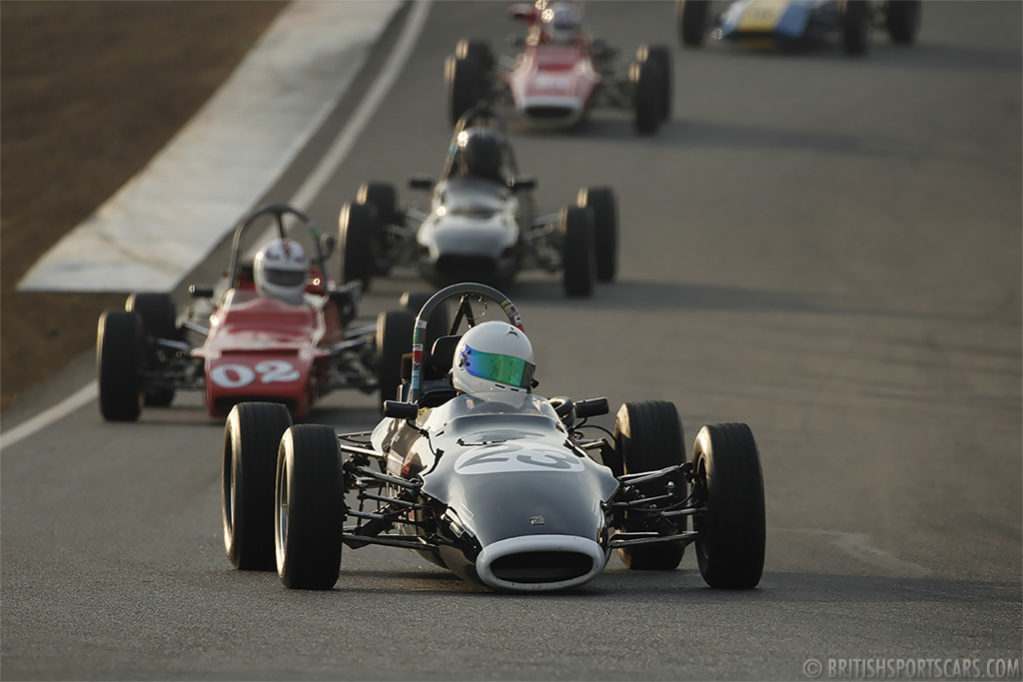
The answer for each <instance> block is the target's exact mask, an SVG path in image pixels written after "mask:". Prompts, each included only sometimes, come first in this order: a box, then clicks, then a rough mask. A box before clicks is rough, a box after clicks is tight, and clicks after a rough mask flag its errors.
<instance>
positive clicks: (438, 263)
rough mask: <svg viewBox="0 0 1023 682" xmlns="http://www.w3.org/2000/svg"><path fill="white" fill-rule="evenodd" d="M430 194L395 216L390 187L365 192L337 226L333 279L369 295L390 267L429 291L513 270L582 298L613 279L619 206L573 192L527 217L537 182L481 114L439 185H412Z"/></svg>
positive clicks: (495, 124) (491, 116) (457, 135)
mask: <svg viewBox="0 0 1023 682" xmlns="http://www.w3.org/2000/svg"><path fill="white" fill-rule="evenodd" d="M410 185H411V187H412V188H413V189H418V190H426V191H430V192H431V195H430V206H429V209H428V210H425V211H424V210H421V209H417V208H414V207H404V208H399V204H398V195H397V191H396V190H395V188H394V186H393V185H390V184H387V183H381V182H370V183H367V184H364V185H363V186H362V187H361V188H360V189H359V192H358V195H357V198H356V200H355V201H354V202H349V203H346V204H344V206H342V208H341V215H340V219H339V230H340V239H339V247H340V252H341V279H342V280H343V281H344V282H350V281H354V280H359V281H361V282H362V284H363V288H368V287H369V285H370V281H371V279H372V278H373V277H375V276H383V275H386V274H388V273H389V272H390V270H391V268H392V267H394V266H396V265H405V266H412V267H416V268H418V269H419V271H420V273H421V274H422V275H423V276H424V277H425V278H426V279H428V280H429V281H430V282H432V283H434V284H435V285H437V286H444V285H446V284H451V283H453V282H461V281H481V282H485V283H487V284H491V285H494V286H506V285H507V284H509V283H510V282H511V281H512V280H513V279H514V278H515V276H516V275H517V274H518V273H519V272H520V271H522V270H526V269H542V270H546V271H548V272H552V273H553V272H558V271H561V273H562V281H563V284H564V289H565V292H566V293H567V294H568V295H570V296H590V295H592V294H593V291H594V288H595V283H596V282H598V281H600V282H609V281H612V280H614V278H615V275H616V272H617V262H618V208H617V203H616V199H615V195H614V192H613V191H612V190H611V189H610V188H608V187H595V188H586V189H581V190H580V191H579V194H578V196H577V198H576V203H575V205H574V206H566V207H564V208H562V209H561V211H559V212H557V213H551V214H548V215H541V216H536V209H535V205H534V201H533V195H532V190H533V188H534V187H535V186H536V179H535V178H531V177H524V176H522V175H520V174H519V170H518V166H517V164H516V162H515V155H514V153H513V151H512V148H511V145H509V144H508V139H507V134H506V129H505V125H504V121H503V119H501V118H500V117H499V116H498V115H497V114H495V113H494V111H493V110H491V109H490V108H489V107H488V106H479V107H475V108H473V109H471V110H470V111H468V112H467V113H466V114H465V115H464V116H463V117H462V118H461V119H460V120H459V122H458V125H457V126H456V127H455V130H454V134H453V136H452V138H451V144H450V146H449V151H448V156H447V159H446V161H445V163H444V169H443V171H442V173H441V176H440V179H439V180H436V181H434V180H433V179H430V178H413V179H412V180H411V181H410Z"/></svg>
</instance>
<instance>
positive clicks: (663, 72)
mask: <svg viewBox="0 0 1023 682" xmlns="http://www.w3.org/2000/svg"><path fill="white" fill-rule="evenodd" d="M636 61H639V62H645V61H652V62H654V63H656V64H657V66H658V67H659V68H660V82H659V84H658V90H660V100H661V122H662V123H663V122H664V121H667V120H668V119H670V118H671V100H672V95H671V85H672V82H673V81H672V77H671V51H670V50H669V49H668V48H667V47H665V46H664V45H643V46H642V47H640V48H639V51H638V52H637V54H636Z"/></svg>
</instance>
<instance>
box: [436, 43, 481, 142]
mask: <svg viewBox="0 0 1023 682" xmlns="http://www.w3.org/2000/svg"><path fill="white" fill-rule="evenodd" d="M444 80H445V82H446V83H447V87H448V118H449V120H450V122H451V125H452V126H454V125H456V124H457V123H458V120H459V119H460V118H462V115H463V114H465V112H467V111H468V110H469V109H471V108H472V107H473V106H475V105H476V103H477V102H478V101H479V100H480V98H481V97H482V96H483V92H482V88H481V87H480V81H481V76H480V73H479V70H478V69H477V68H476V65H475V64H474V63H473V62H472V60H470V59H466V58H462V59H459V58H458V57H448V58H447V60H446V61H445V62H444Z"/></svg>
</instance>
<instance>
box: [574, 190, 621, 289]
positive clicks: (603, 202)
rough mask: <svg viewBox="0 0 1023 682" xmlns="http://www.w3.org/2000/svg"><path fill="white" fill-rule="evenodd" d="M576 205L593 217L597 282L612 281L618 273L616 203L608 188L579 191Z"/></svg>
mask: <svg viewBox="0 0 1023 682" xmlns="http://www.w3.org/2000/svg"><path fill="white" fill-rule="evenodd" d="M576 205H577V206H581V207H583V208H589V209H590V211H591V213H592V215H593V241H594V247H595V248H596V251H597V254H596V256H597V281H598V282H611V281H614V278H615V275H616V274H617V273H618V202H617V201H616V200H615V193H614V190H613V189H611V188H610V187H587V188H584V189H581V190H579V195H578V196H577V197H576Z"/></svg>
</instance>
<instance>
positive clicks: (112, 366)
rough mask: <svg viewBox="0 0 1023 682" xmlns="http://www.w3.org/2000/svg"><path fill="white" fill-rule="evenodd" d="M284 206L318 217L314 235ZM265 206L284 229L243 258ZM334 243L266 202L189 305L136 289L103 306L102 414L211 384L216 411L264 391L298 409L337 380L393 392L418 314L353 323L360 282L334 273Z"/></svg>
mask: <svg viewBox="0 0 1023 682" xmlns="http://www.w3.org/2000/svg"><path fill="white" fill-rule="evenodd" d="M285 216H293V217H294V218H296V219H297V222H296V223H295V225H296V226H297V225H299V224H300V225H301V226H304V227H306V228H307V229H308V233H309V236H310V239H307V240H306V241H307V243H308V242H310V241H311V242H312V244H311V246H309V247H303V246H302V244H301V243H300V242H299V241H298V240H296V239H292V238H291V232H295V231H296V230H295V229H294V228H292V229H291V230H290V231H289V230H288V229H286V227H285ZM267 217H270V218H272V219H273V221H274V223H275V225H274V227H275V231H276V236H275V237H274V238H272V239H271V240H269V241H268V242H267V243H266V244H264V245H263V247H262V248H261V249H260V250H259V252H258V253H257V254H256V256H255V258H254V259H252V260H251V261H247V262H246V261H243V258H242V248H243V244H244V243H245V241H244V239H243V237H244V235H245V233H246V232H247V231H248V230H249V228H251V227H252V226H254V225H256V224H258V223H260V222H261V221H260V219H261V218H262V219H264V221H265V220H266V218H267ZM335 244H336V238H335V237H334V236H333V235H332V234H324V235H322V237H321V235H320V234H319V232H318V231H317V229H316V227H315V226H314V225H313V223H312V221H311V220H310V219H309V218H308V217H307V216H306V215H305V214H304V213H302V212H301V211H298V210H296V209H294V208H291V207H290V206H285V205H272V206H267V207H264V208H261V209H258V210H256V211H255V212H254V213H252V214H251V215H249V216H247V217H246V218H243V219H242V221H241V222H239V224H238V226H237V228H236V229H235V233H234V241H233V247H232V254H231V263H230V266H229V268H228V270H227V272H226V273H225V274H224V277H223V278H222V280H221V282H220V283H219V285H218V286H217V287H212V286H197V285H192V286H191V287H189V291H190V293H191V295H192V297H193V299H194V300H195V301H196V304H195V305H193V306H190V307H189V308H188V309H187V310H185V311H184V312H183V313H182V314H181V315H179V314H178V311H177V307H176V305H175V303H174V300H173V298H172V297H171V295H170V294H164V293H136V294H132V295H131V296H129V297H128V301H127V303H126V305H125V309H124V310H108V311H106V312H104V313H103V314H102V316H100V318H99V328H98V331H97V339H96V364H97V374H98V376H99V404H100V412H101V413H102V415H103V417H104V418H105V419H107V420H112V421H135V420H136V419H138V418H139V415H140V414H141V413H142V409H143V406H154V407H165V406H168V405H170V403H171V402H172V401H173V399H174V394H175V392H176V391H178V390H188V389H193V390H202V391H204V395H205V404H206V411H207V412H208V413H209V414H210V416H212V417H226V416H227V414H228V413H229V412H230V411H231V408H232V407H233V406H234V405H235V404H236V403H238V402H241V401H243V400H245V401H252V400H258V401H268V402H275V403H283V404H284V405H286V406H287V407H288V410H289V411H290V412H291V414H292V417H293V418H294V419H300V418H302V417H303V416H305V414H306V413H307V412H308V411H309V408H310V407H311V405H312V404H313V403H314V401H315V400H316V399H317V398H320V397H321V396H323V395H325V394H326V393H328V392H329V391H331V390H333V389H336V388H357V389H360V390H362V391H364V392H367V393H368V392H372V391H375V390H379V391H380V393H381V397H382V398H384V399H386V398H392V397H394V395H395V391H396V390H397V387H398V385H399V384H400V382H401V377H400V373H399V368H400V365H401V356H402V355H403V354H404V353H407V352H410V351H411V346H410V342H409V338H411V333H412V324H413V315H412V313H411V312H409V311H408V310H404V309H402V310H393V311H388V312H384V313H381V314H380V315H379V316H378V318H377V321H376V324H375V325H368V326H361V327H352V326H350V325H351V323H352V322H353V321H354V320H355V317H356V311H357V303H358V298H359V295H360V288H359V285H358V284H355V285H347V286H342V287H339V286H337V285H336V284H335V283H334V282H333V281H331V280H329V279H327V278H326V276H325V274H324V273H325V272H326V268H325V266H326V259H327V258H328V257H330V255H331V253H332V252H333V251H334V248H335ZM306 248H309V249H310V250H311V252H312V256H311V257H307V256H306V253H305V252H306ZM414 304H415V301H413V302H412V305H414ZM189 336H193V337H196V338H197V339H201V341H199V342H198V343H192V342H190V341H189V338H188V337H189Z"/></svg>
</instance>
